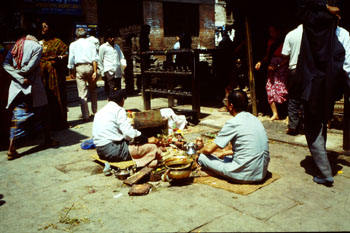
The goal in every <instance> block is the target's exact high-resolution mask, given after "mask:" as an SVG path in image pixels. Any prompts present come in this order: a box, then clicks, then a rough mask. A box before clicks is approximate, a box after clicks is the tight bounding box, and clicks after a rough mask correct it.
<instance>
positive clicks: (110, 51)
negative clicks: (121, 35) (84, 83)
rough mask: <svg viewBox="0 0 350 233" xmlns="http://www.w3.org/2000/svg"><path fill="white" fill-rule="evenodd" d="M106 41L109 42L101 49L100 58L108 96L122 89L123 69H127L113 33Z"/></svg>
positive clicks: (109, 34)
mask: <svg viewBox="0 0 350 233" xmlns="http://www.w3.org/2000/svg"><path fill="white" fill-rule="evenodd" d="M106 40H107V42H106V43H104V44H103V45H101V47H100V50H99V57H100V61H101V66H102V67H103V68H102V76H103V77H104V80H105V82H106V87H105V90H106V94H107V95H108V92H109V90H113V89H118V90H119V89H121V78H122V67H123V68H125V66H126V60H125V58H124V54H123V52H122V51H121V50H120V48H119V46H118V45H117V44H116V45H115V46H114V36H113V35H112V34H111V33H108V35H107V36H106ZM113 46H114V47H113Z"/></svg>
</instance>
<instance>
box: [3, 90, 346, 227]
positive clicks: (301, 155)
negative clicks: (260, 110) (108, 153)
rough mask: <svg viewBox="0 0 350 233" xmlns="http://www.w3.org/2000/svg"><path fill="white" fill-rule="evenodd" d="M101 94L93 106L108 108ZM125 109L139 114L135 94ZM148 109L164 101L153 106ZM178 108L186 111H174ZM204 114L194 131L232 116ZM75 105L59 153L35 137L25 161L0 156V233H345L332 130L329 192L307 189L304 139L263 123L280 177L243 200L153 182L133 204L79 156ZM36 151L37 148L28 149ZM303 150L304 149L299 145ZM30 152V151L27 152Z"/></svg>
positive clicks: (309, 169)
mask: <svg viewBox="0 0 350 233" xmlns="http://www.w3.org/2000/svg"><path fill="white" fill-rule="evenodd" d="M101 92H102V91H101V87H100V90H99V93H100V94H99V96H100V97H101V100H100V101H99V108H101V107H102V106H103V105H104V104H105V103H106V100H105V98H104V97H103V95H101ZM125 107H126V108H129V109H139V110H143V106H142V98H141V97H140V96H135V97H130V98H128V99H127V100H126V103H125ZM152 107H153V108H163V107H167V100H166V99H163V98H157V99H153V100H152ZM178 108H184V109H185V108H189V106H179V107H178ZM201 112H202V113H204V114H205V115H207V117H206V118H203V119H201V123H200V124H199V125H198V126H196V128H197V127H198V128H199V130H198V131H197V132H207V131H217V130H218V128H219V127H221V126H222V125H223V124H224V122H225V120H226V119H227V118H229V117H230V116H229V115H227V114H226V113H219V112H217V109H216V108H208V107H202V108H201ZM79 114H80V107H79V105H78V103H77V102H73V103H71V104H70V106H69V112H68V119H69V122H70V124H71V126H72V127H71V128H69V129H67V130H63V131H59V132H55V135H54V136H55V138H56V139H58V140H59V141H60V147H59V148H57V149H53V148H52V149H46V150H40V148H39V147H38V146H37V145H38V144H39V143H40V140H39V138H37V139H36V138H34V139H32V140H30V141H28V142H26V143H24V145H23V147H21V148H20V149H19V152H22V153H27V155H25V156H23V157H21V158H19V159H17V160H14V161H7V159H6V156H5V154H6V151H5V150H2V151H1V152H0V153H1V157H0V167H1V169H0V193H1V194H3V195H4V198H3V199H4V200H5V201H6V203H5V204H4V205H2V206H0V232H10V233H11V232H179V231H180V232H190V231H194V232H200V231H201V232H205V231H216V232H225V231H230V232H232V231H349V230H350V222H349V217H350V209H349V208H348V206H349V205H350V195H349V194H350V167H349V165H350V159H349V157H346V156H344V155H341V154H338V153H335V152H337V151H339V148H340V145H341V142H342V135H341V133H340V132H337V131H332V132H331V133H330V134H329V135H330V137H329V144H328V145H327V146H328V149H329V150H330V151H334V152H332V153H330V157H331V159H332V164H333V168H334V171H335V173H337V175H336V176H335V184H334V186H333V187H332V188H327V187H325V186H322V185H317V184H315V183H313V182H312V174H313V172H314V167H313V161H312V158H311V157H310V156H309V151H308V149H307V148H306V147H305V139H303V136H296V137H292V136H288V135H285V133H284V131H285V123H283V122H281V121H279V122H268V121H267V120H266V119H264V118H262V119H261V120H262V121H263V123H264V125H265V127H266V130H267V133H268V136H269V138H270V152H271V162H270V165H269V170H270V171H271V172H274V173H277V174H279V175H280V176H281V178H280V179H279V180H277V181H275V182H273V183H272V184H270V185H268V186H266V187H263V188H262V189H259V190H257V191H256V192H254V193H252V194H249V195H247V196H242V195H238V194H235V193H231V192H228V191H225V190H221V189H216V188H213V187H210V186H206V185H201V184H188V185H178V186H170V185H169V184H168V183H164V182H158V183H153V185H154V188H153V189H152V192H151V193H150V194H148V195H146V196H140V197H130V196H128V194H127V192H128V190H129V188H128V187H125V186H124V185H123V184H122V183H121V181H119V180H118V179H116V178H114V177H106V176H104V175H103V173H102V166H101V165H99V164H96V163H95V162H93V161H92V159H91V158H90V155H91V154H92V153H95V152H94V151H93V150H92V151H85V150H82V149H80V143H81V142H82V141H84V140H86V139H88V138H90V137H91V127H92V122H88V123H83V122H82V121H80V120H79V117H78V115H79ZM33 144H34V146H33ZM303 145H304V146H303ZM30 152H32V153H30Z"/></svg>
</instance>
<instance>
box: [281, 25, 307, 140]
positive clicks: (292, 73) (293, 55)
mask: <svg viewBox="0 0 350 233" xmlns="http://www.w3.org/2000/svg"><path fill="white" fill-rule="evenodd" d="M302 36H303V25H302V24H300V25H299V26H298V27H297V28H295V29H294V30H292V31H290V32H289V33H288V34H287V35H286V38H285V39H284V43H283V48H282V55H283V56H284V57H285V59H286V60H285V62H287V60H289V66H288V68H289V73H288V78H287V89H288V129H287V134H289V135H297V134H298V133H299V130H300V129H301V127H302V122H301V119H302V117H301V114H302V103H301V99H300V91H301V90H300V86H301V82H300V79H299V78H298V76H297V73H296V68H297V64H298V56H299V52H300V45H301V39H302Z"/></svg>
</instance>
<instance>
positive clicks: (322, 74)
mask: <svg viewBox="0 0 350 233" xmlns="http://www.w3.org/2000/svg"><path fill="white" fill-rule="evenodd" d="M332 2H333V1H332ZM330 3H331V1H328V4H330ZM328 4H327V1H325V0H303V1H300V12H299V16H300V19H301V20H302V23H303V30H304V32H303V39H302V43H301V48H300V56H299V61H298V66H297V74H298V75H300V78H301V80H302V86H301V88H302V89H301V91H302V92H301V98H302V100H303V101H304V112H305V137H306V140H307V143H308V146H309V149H310V152H311V155H312V157H313V159H314V161H315V164H316V165H317V167H318V169H319V171H320V174H319V175H316V176H314V178H313V181H314V182H316V183H318V184H323V185H326V186H332V184H333V182H334V179H333V173H332V169H331V165H330V163H329V160H328V157H327V151H326V140H327V122H328V120H329V119H330V117H332V115H333V107H334V102H335V101H336V100H337V99H338V98H339V97H340V96H341V95H342V90H343V88H344V85H345V80H346V79H345V78H346V77H345V75H344V74H345V72H344V66H346V64H348V59H349V57H348V55H347V56H345V55H346V50H345V49H344V45H343V44H342V43H344V41H343V42H341V39H339V37H338V36H340V35H339V33H337V30H338V29H337V24H338V20H339V19H340V16H339V11H340V10H339V8H338V7H337V6H335V5H333V4H334V3H332V5H328ZM338 32H340V31H338ZM343 32H344V31H343ZM342 34H343V36H345V35H347V36H349V34H348V33H347V34H346V33H345V34H344V33H342ZM348 39H349V38H347V40H348ZM346 49H347V50H348V51H349V47H348V46H347V48H346ZM346 57H347V58H346Z"/></svg>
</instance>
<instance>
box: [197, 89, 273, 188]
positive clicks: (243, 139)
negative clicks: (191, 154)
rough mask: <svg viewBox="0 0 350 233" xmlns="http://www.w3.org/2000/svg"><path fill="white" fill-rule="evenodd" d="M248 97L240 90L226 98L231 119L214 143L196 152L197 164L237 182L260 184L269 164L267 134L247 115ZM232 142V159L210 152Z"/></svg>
mask: <svg viewBox="0 0 350 233" xmlns="http://www.w3.org/2000/svg"><path fill="white" fill-rule="evenodd" d="M247 107H248V98H247V95H246V94H245V92H243V91H233V92H231V93H230V94H229V96H228V105H227V110H228V111H229V112H230V114H231V115H232V116H233V118H232V119H230V120H228V121H227V122H226V123H225V125H224V127H223V128H222V129H221V131H220V132H219V134H218V135H217V136H216V138H215V140H214V142H212V143H210V144H207V145H206V146H205V147H203V148H202V149H201V150H200V151H199V152H200V155H199V157H198V164H199V165H200V166H201V167H203V168H205V169H208V170H210V171H213V172H214V173H216V174H218V175H220V176H223V177H225V178H228V179H229V180H232V181H234V182H237V183H254V182H259V181H262V180H263V179H264V178H265V176H266V173H267V167H268V164H269V161H270V156H269V146H268V138H267V135H266V131H265V128H264V126H263V125H262V123H261V122H260V121H259V119H258V118H256V117H255V116H253V115H252V114H251V113H249V112H247ZM229 142H231V144H232V151H233V156H227V157H225V158H223V159H220V158H218V157H216V156H214V155H212V153H213V152H214V151H215V150H216V149H218V147H220V148H224V147H226V146H227V145H228V143H229Z"/></svg>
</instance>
